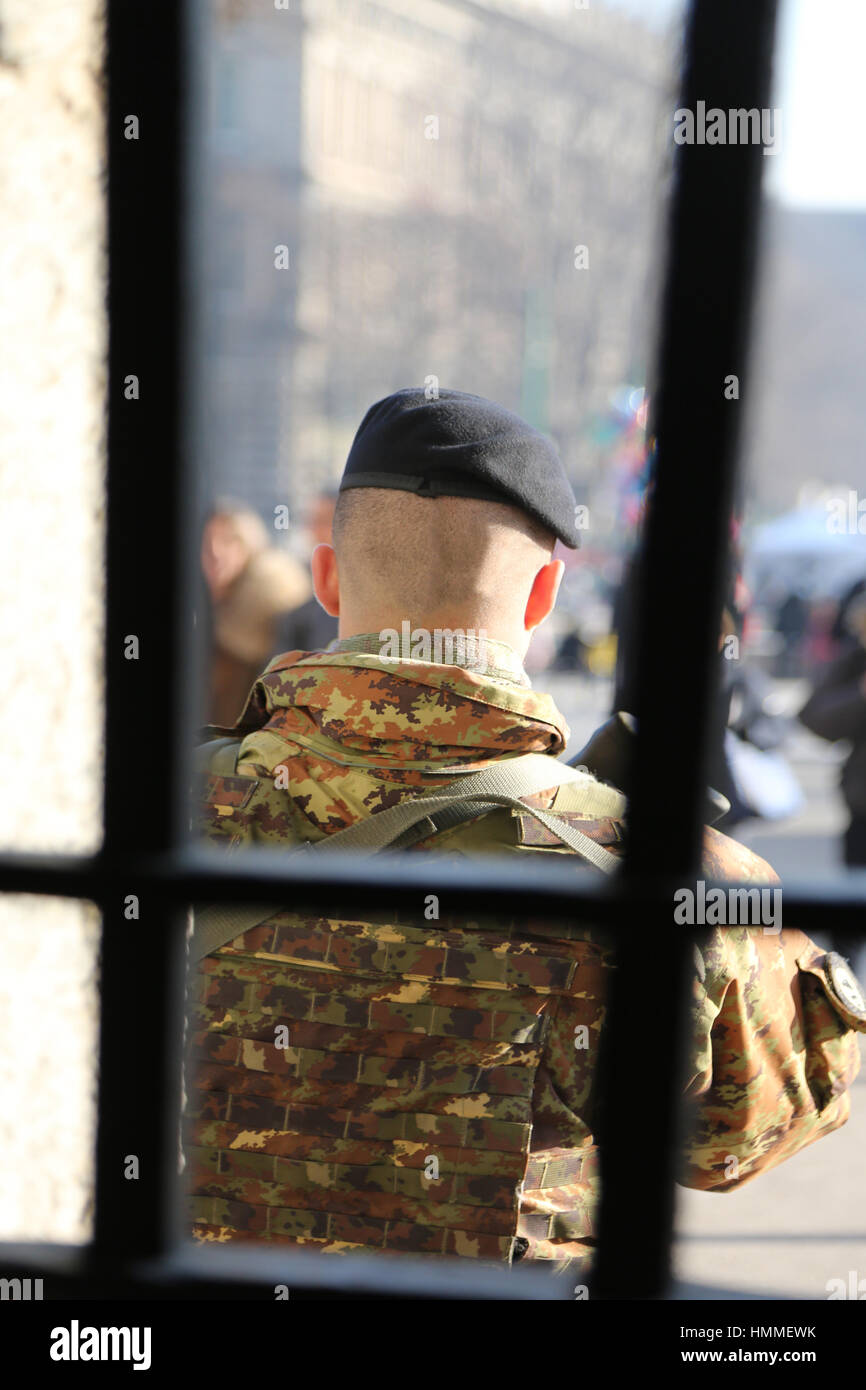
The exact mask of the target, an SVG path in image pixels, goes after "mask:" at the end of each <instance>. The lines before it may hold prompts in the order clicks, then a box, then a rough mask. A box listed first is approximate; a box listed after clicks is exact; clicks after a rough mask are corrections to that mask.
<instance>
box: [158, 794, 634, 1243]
mask: <svg viewBox="0 0 866 1390" xmlns="http://www.w3.org/2000/svg"><path fill="white" fill-rule="evenodd" d="M594 785H595V787H596V788H597V791H596V792H595V799H596V802H597V805H596V807H595V808H594V813H592V812H587V811H585V810H584V811H581V812H575V813H568V802H569V800H573V799H574V792H573V789H572V788H571V787H570V786H568V785H566V786H563V787H560V788H559V789H558V790H557V791H556V792H555V793H550V794H548V795H540V796H538V797H537V798H533V800H535V801H537V804H539V805H541V806H549V807H550V808H551V809H552V810H553V811H554V812H556V813H557V814H561V813H562V812H563V811H565V812H567V813H568V819H569V820H570V821H571V822H572V823H574V824H575V825H578V826H580V827H581V828H582V829H583V830H584V832H585V833H588V834H589V835H590V836H591V838H593V839H594V840H596V842H597V843H600V844H604V845H607V846H608V847H609V848H610V849H611V850H613V851H614V852H616V848H617V846H618V844H619V843H620V842H621V840H622V824H621V820H620V819H619V817H620V816H621V814H622V811H623V810H624V798H623V797H622V796H620V794H619V793H618V792H616V791H614V790H613V789H612V788H610V787H606V786H604V785H602V784H601V783H596V784H594ZM282 795H283V798H285V792H283V793H282ZM273 796H274V789H273V787H272V785H271V784H270V783H261V782H258V781H254V780H251V779H248V778H242V777H237V776H231V775H220V774H211V775H210V776H209V777H208V778H207V786H206V790H205V793H204V808H205V810H204V814H205V821H206V824H207V828H208V833H209V837H210V838H211V839H219V838H223V837H226V836H228V837H229V839H230V841H231V843H232V844H239V843H242V842H243V841H244V839H245V838H247V835H246V829H247V827H248V825H249V820H247V821H245V820H244V817H253V818H254V817H255V815H256V802H257V800H258V801H259V802H262V801H263V802H264V803H267V802H268V800H269V799H271V798H272V797H273ZM583 802H584V804H585V794H584V798H583ZM259 810H260V811H261V806H260V807H259ZM265 814H267V812H265ZM283 842H284V843H285V840H283ZM431 845H432V841H425V842H422V843H421V844H420V845H419V846H418V850H423V849H424V848H425V847H430V846H431ZM440 847H441V848H442V849H443V850H445V849H447V850H449V851H455V850H456V851H457V852H466V851H468V852H470V853H472V854H475V853H478V852H484V851H485V850H486V851H487V852H490V851H491V850H498V851H500V852H501V851H502V850H507V849H509V848H510V849H511V850H512V851H513V852H515V853H527V852H529V853H538V852H541V853H549V852H553V853H561V852H564V853H569V851H568V850H565V849H564V847H563V846H562V844H561V842H558V841H556V840H555V838H554V837H553V836H552V835H550V834H549V832H547V831H546V830H545V829H544V827H543V826H540V825H539V824H538V823H537V822H536V821H534V820H533V819H532V818H531V817H530V816H529V815H527V816H525V817H524V816H521V815H520V814H514V813H512V812H509V811H502V812H498V811H497V812H491V813H489V814H488V815H486V816H484V817H483V818H481V819H480V820H477V821H475V822H472V823H470V824H469V825H467V826H463V827H459V828H457V829H455V830H451V831H446V832H443V833H442V834H441V835H440V836H438V837H437V840H436V848H437V849H438V848H440ZM409 852H415V851H409ZM433 902H434V900H433V899H431V898H428V899H427V900H426V905H425V906H426V910H427V911H434V910H435V909H434V908H433V906H432V904H433ZM611 969H612V952H610V951H609V950H608V949H606V948H604V947H603V946H602V945H600V944H598V942H597V941H594V940H593V939H591V934H590V932H589V931H584V930H581V929H575V928H569V927H567V926H565V925H564V924H562V925H560V924H556V923H545V922H542V921H537V922H527V921H526V919H525V918H524V919H521V920H520V921H516V920H515V921H514V922H505V923H503V922H502V921H501V919H500V920H499V921H498V922H497V923H495V924H493V923H489V924H488V923H484V922H480V921H479V922H467V921H466V919H465V918H464V917H461V918H459V919H450V918H447V917H444V916H443V917H442V918H441V919H439V918H438V917H431V919H430V920H426V912H425V910H424V909H422V910H421V911H419V913H418V916H417V918H413V919H412V920H411V921H410V920H409V919H408V918H406V919H405V920H399V919H397V918H396V916H395V914H394V913H393V912H392V913H389V914H387V916H386V915H385V914H384V913H383V914H375V913H369V912H367V913H364V914H360V915H352V916H351V917H346V916H345V914H344V915H343V916H342V917H339V916H334V917H330V916H329V917H326V918H322V917H319V918H313V919H311V918H308V917H304V916H302V915H301V914H298V913H294V912H290V911H285V912H280V913H278V914H276V915H275V916H272V917H270V918H269V919H268V921H267V922H266V923H263V924H262V925H259V926H256V927H254V928H252V929H251V930H248V931H246V932H245V933H244V934H243V935H242V936H241V937H239V938H237V939H236V940H235V941H233V942H232V943H231V944H230V945H227V946H224V947H222V948H220V949H219V950H218V951H217V952H216V953H215V954H214V955H211V956H208V957H206V958H205V959H204V960H203V961H201V962H200V966H199V969H198V971H197V972H196V973H195V975H194V976H193V979H192V990H193V998H192V1002H191V1009H190V1020H191V1022H190V1028H191V1037H190V1068H191V1074H190V1076H189V1078H188V1081H187V1090H188V1092H189V1102H188V1105H187V1121H186V1130H185V1135H186V1163H187V1176H188V1183H189V1187H188V1191H189V1194H190V1195H189V1199H188V1200H189V1215H190V1217H191V1220H192V1222H193V1235H194V1237H195V1238H196V1239H197V1240H199V1241H227V1240H244V1239H256V1240H265V1241H272V1242H291V1243H293V1244H299V1245H309V1246H312V1247H316V1248H319V1249H325V1250H336V1251H345V1250H357V1249H367V1248H372V1249H378V1250H386V1251H410V1252H416V1253H418V1252H426V1253H431V1254H442V1255H464V1256H472V1257H475V1258H482V1259H487V1260H505V1261H510V1260H512V1259H513V1258H515V1257H517V1258H520V1257H522V1256H524V1255H525V1256H526V1257H529V1258H536V1259H538V1258H540V1259H549V1260H556V1261H559V1262H569V1261H571V1260H572V1259H579V1258H582V1257H585V1256H586V1255H587V1254H589V1253H590V1251H591V1249H592V1245H593V1239H594V1213H595V1211H596V1209H597V1200H598V1158H597V1150H596V1147H595V1145H594V1143H593V1135H592V1130H591V1128H590V1125H589V1123H588V1122H587V1118H586V1116H587V1115H588V1112H589V1109H590V1103H591V1100H592V1087H593V1075H594V1070H595V1063H596V1058H597V1048H598V1040H599V1034H600V1029H601V1023H602V1018H603V1013H604V1002H603V1001H604V1000H605V998H606V995H607V976H608V972H609V971H610V970H611ZM553 1060H555V1061H556V1062H558V1066H555V1067H554V1066H552V1062H553ZM563 1077H567V1078H568V1079H567V1081H565V1082H564V1081H563Z"/></svg>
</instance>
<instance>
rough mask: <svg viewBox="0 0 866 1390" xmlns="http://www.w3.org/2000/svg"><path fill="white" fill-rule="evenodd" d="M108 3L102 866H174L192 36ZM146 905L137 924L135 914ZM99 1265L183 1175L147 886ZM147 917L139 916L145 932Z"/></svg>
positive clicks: (176, 7)
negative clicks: (184, 225)
mask: <svg viewBox="0 0 866 1390" xmlns="http://www.w3.org/2000/svg"><path fill="white" fill-rule="evenodd" d="M185 9H186V7H185V5H184V4H182V3H178V0H150V3H148V4H147V5H134V4H130V3H128V0H108V3H107V90H108V107H107V110H108V116H107V119H108V132H107V135H108V138H107V149H108V256H109V289H108V311H109V362H108V478H107V511H108V538H107V611H106V667H105V675H106V722H105V745H106V746H105V798H104V808H105V840H104V849H103V856H104V860H105V861H107V862H110V863H111V864H112V865H116V864H117V863H120V862H122V861H123V859H124V858H125V857H126V856H127V855H129V854H133V853H136V854H144V855H146V854H148V853H151V852H152V853H159V852H161V851H166V850H168V849H170V847H171V845H172V842H173V839H174V828H173V824H172V814H173V803H174V787H173V784H172V777H173V772H172V756H171V751H172V740H173V733H174V725H175V708H176V697H175V681H176V674H177V672H178V669H179V661H178V657H179V650H178V649H179V644H180V631H179V628H178V624H177V622H176V604H177V592H178V583H177V579H178V558H177V557H178V555H179V553H180V542H181V539H182V538H181V536H180V534H179V518H180V509H179V496H180V487H181V483H180V477H181V451H180V449H179V429H180V398H181V378H180V367H181V352H180V325H181V312H180V274H179V272H180V265H179V245H180V241H179V235H180V168H181V157H180V150H181V136H182V124H181V115H182V100H181V98H182V78H183V71H182V67H183V64H182V45H181V36H182V23H183V19H184V15H185ZM133 899H137V907H136V905H135V903H134V902H133V901H132V900H133ZM100 906H101V908H102V912H103V930H102V982H101V983H102V1012H101V1029H100V1087H99V1089H100V1095H99V1122H98V1132H97V1191H96V1221H95V1243H94V1252H93V1253H94V1256H95V1257H96V1258H97V1259H99V1258H101V1257H104V1256H108V1257H110V1256H111V1255H112V1254H114V1255H119V1254H124V1255H127V1256H129V1257H134V1256H140V1255H149V1254H155V1253H158V1252H159V1251H161V1250H162V1249H163V1248H164V1246H165V1244H166V1240H167V1237H168V1232H167V1222H166V1213H167V1206H166V1188H167V1183H168V1181H169V1180H170V1178H171V1175H172V1174H173V1173H176V1171H177V1112H178V1107H179V1095H180V1043H181V1037H182V1003H181V993H182V980H183V975H182V968H181V966H182V940H183V938H182V933H181V932H180V931H179V930H178V922H177V920H176V913H174V912H172V911H169V910H166V909H161V908H159V907H158V906H157V905H156V903H155V901H154V898H153V896H152V895H151V896H148V893H147V891H146V889H145V888H144V887H143V886H142V885H141V884H139V883H137V882H136V881H134V880H132V879H131V880H130V882H129V883H128V884H126V885H124V888H123V892H122V894H120V895H118V896H117V897H114V896H112V897H105V898H104V899H103V900H102V901H101V902H100ZM136 911H137V916H136V915H133V914H135V912H136Z"/></svg>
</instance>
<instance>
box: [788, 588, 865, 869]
mask: <svg viewBox="0 0 866 1390" xmlns="http://www.w3.org/2000/svg"><path fill="white" fill-rule="evenodd" d="M835 635H836V637H837V638H838V639H839V641H840V648H839V651H838V654H837V656H836V657H835V659H834V660H833V661H831V662H830V663H829V665H828V666H827V667H826V669H825V671H824V672H823V674H822V675H821V676H820V677H819V679H818V682H817V684H816V686H815V688H814V690H813V692H812V694H811V696H810V697H809V699H808V701H807V702H806V704H805V705H804V707H803V709H802V710H801V711H800V721H801V723H803V724H805V726H806V728H807V729H810V730H811V731H812V733H813V734H817V735H818V737H819V738H824V739H827V740H828V741H829V742H831V743H835V742H837V741H838V740H839V739H847V740H848V742H849V743H850V744H851V745H852V747H851V753H850V756H849V757H848V759H847V761H846V763H845V765H844V767H843V768H842V781H841V786H842V795H843V797H844V799H845V805H846V806H847V808H848V813H849V816H850V821H849V824H848V828H847V829H846V831H845V834H844V836H843V840H842V857H843V860H844V862H845V863H846V864H847V865H848V867H849V868H861V867H863V866H864V865H866V580H861V581H860V583H858V584H856V585H855V586H854V588H853V589H851V590H849V592H848V594H847V595H846V597H845V598H844V599H843V601H842V604H841V607H840V610H839V616H838V618H837V621H836V626H835Z"/></svg>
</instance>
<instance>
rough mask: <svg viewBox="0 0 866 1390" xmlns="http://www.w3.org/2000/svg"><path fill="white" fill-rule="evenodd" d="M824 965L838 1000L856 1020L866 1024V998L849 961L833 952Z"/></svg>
mask: <svg viewBox="0 0 866 1390" xmlns="http://www.w3.org/2000/svg"><path fill="white" fill-rule="evenodd" d="M824 965H825V969H826V971H827V979H828V980H829V982H830V985H831V987H832V989H833V993H834V994H835V995H836V997H837V999H839V1000H840V1002H841V1003H842V1004H844V1006H845V1008H846V1009H848V1011H849V1012H850V1013H852V1014H853V1015H854V1017H855V1018H859V1019H861V1020H862V1021H863V1022H866V996H864V994H863V990H862V988H861V985H860V981H859V980H858V979H857V976H856V975H855V974H854V971H853V970H852V969H851V967H850V965H849V964H848V962H847V960H845V958H844V957H843V956H840V955H839V953H838V952H837V951H831V952H830V953H829V955H828V956H827V957H826V960H825V962H824Z"/></svg>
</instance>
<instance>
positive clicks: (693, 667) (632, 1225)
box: [594, 0, 776, 1298]
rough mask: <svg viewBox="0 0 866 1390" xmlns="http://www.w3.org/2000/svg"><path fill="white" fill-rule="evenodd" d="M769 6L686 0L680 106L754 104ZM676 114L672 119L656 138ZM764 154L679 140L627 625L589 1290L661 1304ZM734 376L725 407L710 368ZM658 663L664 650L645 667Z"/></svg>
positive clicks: (752, 0)
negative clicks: (640, 546)
mask: <svg viewBox="0 0 866 1390" xmlns="http://www.w3.org/2000/svg"><path fill="white" fill-rule="evenodd" d="M775 12H776V0H726V3H725V4H719V3H718V0H695V3H694V5H693V8H692V11H691V14H690V19H689V25H688V31H687V48H686V68H685V80H684V90H683V95H682V98H681V103H680V104H681V106H682V107H684V108H687V109H689V110H691V111H692V112H695V113H697V110H698V102H699V101H702V102H705V103H706V109H707V110H709V109H711V108H721V109H722V110H723V111H724V112H725V113H727V112H728V111H729V110H737V109H740V108H746V109H751V108H756V109H757V110H758V111H761V110H762V109H764V108H766V107H767V106H768V102H769V94H770V62H771V55H772V42H773V32H774V25H775ZM673 127H674V119H673V112H672V113H671V134H673ZM763 163H764V157H763V152H762V147H761V145H760V144H744V145H739V144H726V145H721V144H713V145H708V144H691V145H689V144H687V145H683V146H682V147H680V148H678V149H677V166H678V170H677V172H678V178H677V183H676V189H675V193H674V199H673V204H672V208H671V217H670V228H669V241H668V251H667V256H668V260H667V271H666V287H665V299H664V310H663V322H662V329H661V344H660V358H659V381H660V393H659V400H658V402H657V408H656V412H655V419H656V433H657V437H658V473H657V477H656V482H655V496H654V499H653V502H652V505H651V510H650V514H649V517H648V527H647V534H646V538H645V545H644V550H643V555H642V582H641V583H640V585H639V587H638V592H639V594H640V598H641V602H640V605H639V611H638V621H637V625H636V634H637V636H636V640H637V657H638V697H637V709H636V713H637V716H638V742H637V749H636V755H635V766H634V769H633V773H634V782H633V794H632V798H631V806H630V813H629V817H630V853H629V858H628V860H627V862H626V865H625V873H626V875H627V876H628V878H629V879H630V881H631V882H632V884H633V885H635V887H640V886H642V887H643V888H644V889H645V891H646V902H647V910H646V912H645V913H641V916H640V920H639V921H635V922H634V924H633V925H632V927H631V930H630V931H629V933H628V936H627V938H626V939H625V940H624V942H623V943H622V948H621V950H620V953H619V960H620V968H619V970H618V971H617V972H616V984H615V987H614V990H613V991H612V997H611V1001H610V1029H609V1031H608V1036H607V1041H606V1046H605V1053H604V1058H603V1062H604V1074H605V1076H606V1078H607V1080H606V1082H605V1085H604V1090H605V1094H606V1095H607V1096H608V1103H607V1107H606V1113H605V1117H604V1126H605V1134H604V1135H603V1142H604V1143H605V1147H604V1149H603V1155H604V1166H603V1169H602V1187H603V1194H602V1209H601V1233H600V1234H601V1250H600V1256H599V1261H598V1266H597V1270H596V1282H595V1288H594V1292H595V1294H596V1296H601V1297H607V1298H653V1297H659V1296H663V1294H664V1291H665V1288H666V1286H667V1281H668V1277H669V1258H670V1240H671V1235H672V1228H673V1174H674V1158H675V1154H674V1140H675V1139H676V1137H677V1135H678V1132H679V1118H680V1096H681V1091H682V1079H681V1068H680V1067H679V1066H678V1065H677V1059H678V1058H680V1056H681V1051H682V1049H681V1046H680V1045H681V1042H682V1038H683V1028H684V1023H685V1019H684V1011H685V1007H686V1003H685V1001H686V998H687V995H686V992H685V984H686V982H687V970H688V957H689V954H690V952H691V945H690V941H689V940H688V938H687V936H686V934H685V933H683V932H682V930H681V929H678V928H675V927H674V924H673V919H672V900H671V896H670V894H671V885H672V884H675V883H680V884H687V883H688V882H689V880H690V879H691V880H692V881H694V878H695V877H696V875H697V873H698V871H699V870H698V866H699V864H700V848H701V840H700V827H701V822H702V819H703V817H702V814H701V810H702V800H703V788H704V765H705V742H706V731H707V727H708V719H709V713H710V701H711V697H712V691H713V686H714V681H715V679H716V660H715V658H716V652H717V641H718V633H719V628H720V619H721V594H722V582H723V576H724V568H725V561H726V550H727V544H726V543H727V531H728V515H729V511H730V505H731V500H732V496H733V481H734V466H735V449H736V441H737V430H738V426H739V423H740V412H741V409H742V405H743V397H744V396H745V387H746V384H747V376H746V352H747V347H748V331H747V330H748V312H749V306H750V300H751V291H752V281H753V272H754V257H755V244H756V228H757V221H758V214H759V202H760V180H761V174H762V172H763ZM731 373H735V374H737V375H738V376H739V379H740V396H741V399H740V400H739V401H735V400H728V399H726V398H725V378H726V377H727V376H729V374H731ZM660 658H661V659H660Z"/></svg>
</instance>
